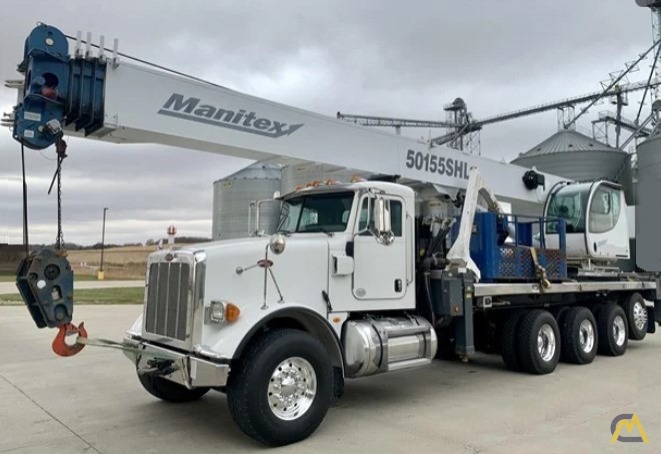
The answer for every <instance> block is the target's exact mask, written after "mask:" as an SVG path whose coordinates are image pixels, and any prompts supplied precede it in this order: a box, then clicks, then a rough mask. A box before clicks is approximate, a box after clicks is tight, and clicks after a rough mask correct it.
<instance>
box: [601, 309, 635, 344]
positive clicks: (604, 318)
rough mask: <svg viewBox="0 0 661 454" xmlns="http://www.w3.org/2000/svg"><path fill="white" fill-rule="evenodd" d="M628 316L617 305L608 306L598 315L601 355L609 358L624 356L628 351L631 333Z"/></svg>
mask: <svg viewBox="0 0 661 454" xmlns="http://www.w3.org/2000/svg"><path fill="white" fill-rule="evenodd" d="M627 325H628V324H627V316H626V313H625V312H624V309H622V307H620V306H618V305H617V304H607V305H604V306H603V307H602V308H600V309H599V311H598V313H597V331H598V332H599V353H600V354H602V355H607V356H622V355H624V353H625V352H626V351H627V345H628V339H629V335H628V334H629V333H628V326H627Z"/></svg>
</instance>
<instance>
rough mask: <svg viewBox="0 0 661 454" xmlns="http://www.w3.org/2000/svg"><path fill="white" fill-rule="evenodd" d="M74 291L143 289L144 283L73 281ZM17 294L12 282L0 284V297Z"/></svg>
mask: <svg viewBox="0 0 661 454" xmlns="http://www.w3.org/2000/svg"><path fill="white" fill-rule="evenodd" d="M73 286H74V290H82V289H93V288H126V287H144V286H145V281H142V280H141V281H75V282H74V284H73ZM10 293H18V290H17V289H16V284H15V283H13V282H0V295H8V294H10Z"/></svg>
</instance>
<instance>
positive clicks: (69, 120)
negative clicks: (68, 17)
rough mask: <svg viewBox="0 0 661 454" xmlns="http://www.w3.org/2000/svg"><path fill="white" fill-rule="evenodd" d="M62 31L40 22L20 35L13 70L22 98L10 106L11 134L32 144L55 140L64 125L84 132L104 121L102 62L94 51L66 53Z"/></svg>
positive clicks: (38, 145)
mask: <svg viewBox="0 0 661 454" xmlns="http://www.w3.org/2000/svg"><path fill="white" fill-rule="evenodd" d="M68 50H69V43H68V42H67V38H66V36H65V35H64V34H63V33H62V32H61V31H59V30H58V29H57V28H55V27H50V26H48V25H45V24H40V25H38V26H37V27H35V28H34V30H32V32H31V33H30V35H29V36H28V38H27V39H26V40H25V49H24V55H23V61H22V62H21V63H20V64H19V65H18V71H19V72H20V73H22V74H23V75H24V76H25V85H24V89H23V98H22V100H20V101H19V103H18V105H17V106H16V107H14V131H13V136H14V139H15V140H17V141H19V142H21V143H23V144H24V145H25V146H26V147H28V148H32V149H35V150H41V149H44V148H47V147H49V146H51V145H53V144H54V143H56V142H57V141H58V140H59V139H60V138H61V137H62V134H63V128H64V127H65V126H69V125H71V124H73V125H74V130H75V131H81V130H82V131H83V132H84V134H85V135H89V134H91V133H93V132H94V131H96V130H98V129H99V128H101V127H102V126H103V119H104V111H103V104H104V91H105V76H106V68H107V63H106V61H105V60H103V59H100V58H98V57H92V56H89V55H87V56H84V57H69V55H68Z"/></svg>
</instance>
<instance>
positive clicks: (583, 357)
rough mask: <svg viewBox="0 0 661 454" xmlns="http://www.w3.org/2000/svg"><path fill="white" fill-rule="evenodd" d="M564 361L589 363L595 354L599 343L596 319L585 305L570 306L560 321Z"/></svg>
mask: <svg viewBox="0 0 661 454" xmlns="http://www.w3.org/2000/svg"><path fill="white" fill-rule="evenodd" d="M560 331H561V334H562V353H561V357H562V359H563V360H564V361H567V362H569V363H574V364H589V363H591V362H592V361H593V360H594V357H595V356H596V355H597V349H598V345H599V338H598V330H597V321H596V320H595V318H594V315H592V312H591V311H590V310H589V309H587V308H585V307H572V308H569V309H568V310H567V311H565V312H564V314H563V317H562V321H561V323H560Z"/></svg>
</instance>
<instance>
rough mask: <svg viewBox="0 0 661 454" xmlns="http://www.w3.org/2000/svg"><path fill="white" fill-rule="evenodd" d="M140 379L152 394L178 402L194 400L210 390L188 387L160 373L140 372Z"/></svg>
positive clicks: (168, 400)
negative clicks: (147, 373)
mask: <svg viewBox="0 0 661 454" xmlns="http://www.w3.org/2000/svg"><path fill="white" fill-rule="evenodd" d="M138 380H140V383H141V384H142V386H143V387H144V388H145V389H146V390H147V392H148V393H149V394H151V395H152V396H154V397H158V398H159V399H161V400H165V401H167V402H173V403H177V404H180V403H184V402H193V401H194V400H198V399H199V398H200V397H202V396H204V395H205V394H206V393H208V392H209V388H193V389H188V388H186V387H185V386H183V385H180V384H178V383H175V382H172V381H170V380H167V379H165V378H163V377H159V376H158V375H143V374H138Z"/></svg>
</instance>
